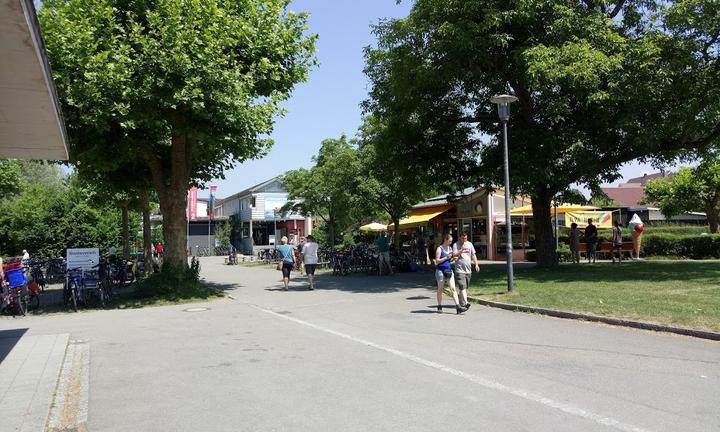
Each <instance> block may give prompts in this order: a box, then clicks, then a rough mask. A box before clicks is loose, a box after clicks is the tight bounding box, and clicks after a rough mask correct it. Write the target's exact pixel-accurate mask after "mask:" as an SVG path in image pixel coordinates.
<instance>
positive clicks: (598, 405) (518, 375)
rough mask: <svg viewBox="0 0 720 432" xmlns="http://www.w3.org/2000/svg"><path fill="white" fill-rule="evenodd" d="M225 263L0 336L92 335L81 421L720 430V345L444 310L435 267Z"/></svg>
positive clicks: (2, 323)
mask: <svg viewBox="0 0 720 432" xmlns="http://www.w3.org/2000/svg"><path fill="white" fill-rule="evenodd" d="M222 261H223V260H222V258H221V257H211V258H203V259H202V275H203V277H205V278H206V280H207V281H209V282H211V283H215V284H217V285H218V286H220V287H222V288H223V289H226V290H227V292H228V294H229V295H231V296H232V297H233V298H234V299H224V300H218V301H212V302H207V303H201V304H192V305H179V306H171V307H158V308H144V309H135V310H112V311H87V312H81V313H77V314H66V315H52V316H45V317H27V318H23V319H14V320H13V319H2V320H0V331H1V330H11V329H18V328H21V329H26V330H23V332H24V333H23V336H22V337H32V336H40V335H53V334H65V333H67V334H69V335H70V339H72V340H82V341H85V340H87V341H88V344H89V358H90V361H89V369H90V376H89V387H90V388H89V414H88V420H87V430H89V431H129V430H132V431H158V430H173V431H338V430H339V431H397V430H408V431H438V430H455V429H460V430H497V431H617V430H620V431H635V432H641V431H714V432H715V431H718V430H720V404H718V401H720V344H718V343H716V342H710V341H705V340H699V339H694V338H690V337H683V336H673V335H667V334H658V333H653V332H647V331H641V330H633V329H627V328H618V327H611V326H605V325H599V324H591V323H583V322H578V321H572V320H562V319H555V318H549V317H545V316H537V315H531V314H523V313H514V312H508V311H504V310H497V309H491V308H486V307H482V306H479V305H475V306H473V307H472V308H471V309H470V310H469V311H468V312H467V313H466V314H464V315H460V316H458V315H456V314H455V311H454V309H453V308H450V307H449V308H448V309H447V310H446V312H445V313H443V314H438V313H436V312H435V309H434V305H435V293H434V290H433V289H432V288H431V284H432V274H431V273H430V272H427V273H419V274H398V275H396V276H385V277H377V276H370V277H367V276H364V277H360V276H349V277H334V276H332V275H329V274H323V275H320V276H319V277H318V281H317V283H316V290H315V291H308V290H307V289H306V288H307V281H306V279H304V278H299V277H297V274H295V275H293V281H292V282H291V289H290V291H289V292H283V291H281V290H280V287H281V286H282V283H281V281H280V273H279V272H277V271H274V270H267V269H261V268H249V267H242V266H225V265H223V264H222ZM451 303H452V301H451V300H446V302H445V304H446V305H447V306H451ZM198 308H199V309H200V310H196V309H198ZM203 308H207V309H203ZM0 390H2V389H0ZM0 421H1V420H0ZM0 424H1V423H0ZM0 429H2V428H0Z"/></svg>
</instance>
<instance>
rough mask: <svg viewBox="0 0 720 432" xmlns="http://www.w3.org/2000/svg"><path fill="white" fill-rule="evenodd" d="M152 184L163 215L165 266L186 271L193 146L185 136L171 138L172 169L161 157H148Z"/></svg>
mask: <svg viewBox="0 0 720 432" xmlns="http://www.w3.org/2000/svg"><path fill="white" fill-rule="evenodd" d="M147 162H148V165H149V167H150V173H151V175H152V179H153V185H154V186H155V191H156V192H157V195H158V201H159V204H160V212H161V213H162V215H163V239H164V241H165V244H164V245H163V246H164V247H163V268H172V269H174V270H172V271H184V270H185V269H187V268H188V263H187V231H186V230H187V214H186V211H187V190H188V186H189V185H190V168H191V166H192V148H191V143H190V142H188V140H187V138H186V137H185V136H184V135H176V136H173V138H172V144H171V146H170V169H169V171H170V172H169V174H168V173H167V172H166V171H168V170H167V168H166V167H167V165H165V164H163V163H162V162H161V159H160V156H157V155H153V156H148V159H147Z"/></svg>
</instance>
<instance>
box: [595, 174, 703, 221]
mask: <svg viewBox="0 0 720 432" xmlns="http://www.w3.org/2000/svg"><path fill="white" fill-rule="evenodd" d="M672 175H673V174H672V173H665V172H659V173H653V174H645V175H643V176H642V177H635V178H631V179H630V180H628V181H627V182H625V183H621V184H619V185H617V186H616V187H604V188H602V191H603V192H604V193H605V195H607V196H608V198H610V199H611V200H613V201H615V202H616V203H618V205H617V206H609V207H604V209H606V210H616V209H619V210H620V214H621V216H620V217H621V220H622V221H623V223H627V222H628V220H629V219H630V218H631V217H632V215H633V214H637V215H638V216H640V219H642V221H643V222H644V223H646V224H649V225H652V224H653V223H658V222H677V223H685V224H697V225H704V224H706V223H707V216H706V215H705V213H702V212H690V213H685V214H681V215H678V216H673V217H671V218H667V217H666V216H665V215H664V214H662V212H661V211H660V209H659V208H657V207H656V206H654V205H652V204H642V203H641V202H642V201H643V199H644V198H645V184H646V183H647V182H648V181H650V180H655V179H659V178H670V177H672Z"/></svg>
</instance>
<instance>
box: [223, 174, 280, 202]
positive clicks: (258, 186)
mask: <svg viewBox="0 0 720 432" xmlns="http://www.w3.org/2000/svg"><path fill="white" fill-rule="evenodd" d="M275 181H278V182H279V181H280V177H279V176H276V177H273V178H271V179H270V180H265V181H264V182H262V183H258V184H256V185H254V186H250V187H249V188H247V189H245V190H243V191H240V192H238V193H234V194H232V195H230V196H228V197H226V198H221V199H218V200H217V201H216V202H215V205H216V206H218V205H220V204H222V203H224V202H227V201H230V200H231V199H235V198H239V197H243V196H245V195H250V194H252V193H253V192H259V191H261V190H262V189H263V188H265V187H266V186H269V185H271V184H272V183H273V182H275Z"/></svg>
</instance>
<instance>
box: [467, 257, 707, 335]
mask: <svg viewBox="0 0 720 432" xmlns="http://www.w3.org/2000/svg"><path fill="white" fill-rule="evenodd" d="M505 272H506V269H505V266H504V265H485V266H484V267H482V268H481V269H480V273H479V274H477V273H476V274H474V275H473V278H472V283H471V287H470V294H471V295H473V296H476V297H478V298H481V299H484V300H492V301H498V302H504V303H514V304H523V305H528V306H538V307H545V308H551V309H558V310H565V311H573V312H588V313H592V314H597V315H605V316H612V317H618V318H630V319H637V320H642V321H651V322H657V323H663V324H673V325H678V326H682V327H690V328H696V329H704V330H713V331H720V261H717V260H715V261H679V262H678V261H676V262H669V261H666V262H663V261H655V262H651V261H633V262H623V263H622V264H612V263H598V264H584V263H583V264H579V265H577V264H575V265H573V264H563V265H561V266H560V267H558V268H555V269H538V268H535V267H533V266H530V267H525V266H517V267H516V268H515V291H514V292H513V293H507V279H506V273H505Z"/></svg>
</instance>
